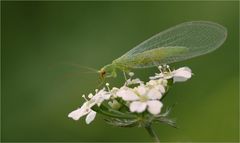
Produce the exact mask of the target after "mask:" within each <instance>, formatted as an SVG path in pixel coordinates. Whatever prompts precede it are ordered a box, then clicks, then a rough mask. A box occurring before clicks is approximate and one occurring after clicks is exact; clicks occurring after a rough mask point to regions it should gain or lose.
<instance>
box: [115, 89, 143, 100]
mask: <svg viewBox="0 0 240 143" xmlns="http://www.w3.org/2000/svg"><path fill="white" fill-rule="evenodd" d="M116 95H117V96H118V97H121V98H122V99H123V100H125V101H134V100H138V99H139V97H138V96H137V95H136V94H135V93H134V92H133V91H132V90H131V89H128V88H125V89H120V90H119V91H118V92H117V93H116Z"/></svg>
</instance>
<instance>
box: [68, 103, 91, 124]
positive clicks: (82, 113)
mask: <svg viewBox="0 0 240 143" xmlns="http://www.w3.org/2000/svg"><path fill="white" fill-rule="evenodd" d="M89 112H90V109H88V108H87V107H86V103H85V105H84V104H83V106H82V107H81V108H78V109H77V110H74V111H72V112H71V113H69V114H68V117H69V118H72V119H73V120H79V119H80V118H81V117H82V116H85V115H87V114H88V113H89Z"/></svg>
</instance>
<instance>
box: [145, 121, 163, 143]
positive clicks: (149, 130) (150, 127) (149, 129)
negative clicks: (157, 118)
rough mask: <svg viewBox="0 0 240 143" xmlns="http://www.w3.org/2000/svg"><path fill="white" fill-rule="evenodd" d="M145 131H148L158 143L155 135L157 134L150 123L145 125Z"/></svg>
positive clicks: (157, 142)
mask: <svg viewBox="0 0 240 143" xmlns="http://www.w3.org/2000/svg"><path fill="white" fill-rule="evenodd" d="M145 128H146V130H147V132H148V133H149V135H150V136H151V137H152V138H153V139H154V140H155V142H156V143H160V140H159V138H158V136H157V134H156V133H155V131H154V130H153V128H152V126H151V125H148V126H146V127H145Z"/></svg>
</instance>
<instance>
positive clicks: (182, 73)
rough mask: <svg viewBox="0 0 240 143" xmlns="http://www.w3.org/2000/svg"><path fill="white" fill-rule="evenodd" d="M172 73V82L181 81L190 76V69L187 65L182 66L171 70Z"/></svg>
mask: <svg viewBox="0 0 240 143" xmlns="http://www.w3.org/2000/svg"><path fill="white" fill-rule="evenodd" d="M173 74H174V75H173V80H174V82H183V81H186V80H188V79H189V78H191V76H192V71H191V69H190V68H188V67H183V68H179V69H177V70H175V71H173Z"/></svg>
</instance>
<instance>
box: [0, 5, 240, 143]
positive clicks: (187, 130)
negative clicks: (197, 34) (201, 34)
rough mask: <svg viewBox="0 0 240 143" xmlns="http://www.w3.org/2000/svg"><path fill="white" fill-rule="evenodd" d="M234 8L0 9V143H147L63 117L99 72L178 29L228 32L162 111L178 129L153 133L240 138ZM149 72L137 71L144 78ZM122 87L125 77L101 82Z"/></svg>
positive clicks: (140, 134)
mask: <svg viewBox="0 0 240 143" xmlns="http://www.w3.org/2000/svg"><path fill="white" fill-rule="evenodd" d="M238 10H239V2H237V1H236V2H233V1H232V2H207V1H205V2H164V1H163V2H1V20H2V23H1V24H2V25H1V29H2V31H1V34H2V36H1V38H2V43H1V44H2V45H1V47H2V48H1V56H2V59H1V69H2V70H1V78H2V79H1V81H2V90H1V113H2V114H1V117H2V118H1V130H2V133H1V140H2V141H24V142H25V141H151V138H150V137H149V136H148V134H147V132H146V131H145V130H144V129H142V128H129V129H126V128H116V127H112V126H110V125H107V124H106V123H105V122H104V121H103V119H104V117H103V116H101V115H97V118H96V120H95V121H94V122H93V123H92V124H90V125H86V124H85V121H84V119H81V120H80V121H77V122H76V121H73V120H71V119H69V118H67V115H68V113H69V112H70V111H72V110H74V109H76V108H77V107H78V106H79V105H80V104H81V103H82V102H83V101H84V100H83V99H82V98H81V95H82V94H83V93H86V94H87V93H89V92H92V91H94V89H95V88H96V87H97V84H98V76H97V75H96V74H91V73H86V70H84V69H82V68H79V66H78V65H81V66H89V67H93V68H100V67H101V66H103V65H105V64H108V63H110V62H111V61H112V60H113V59H115V58H117V57H118V56H121V55H122V54H124V53H125V52H127V51H128V50H130V49H131V48H132V47H134V46H135V45H137V44H139V43H140V42H142V41H143V40H146V39H147V38H149V37H150V36H152V35H154V34H156V33H158V32H160V31H162V30H165V29H167V28H169V27H171V26H174V25H177V24H179V23H182V22H186V21H193V20H208V21H213V22H217V23H219V24H221V25H223V26H225V27H226V28H227V29H228V38H227V40H226V42H225V43H224V44H223V45H222V47H221V48H219V49H218V50H217V51H215V52H213V53H211V54H208V55H204V56H201V57H198V58H194V59H191V60H188V61H183V62H180V63H176V64H173V65H172V66H173V67H181V66H185V65H186V66H189V67H190V68H192V70H193V72H194V76H193V78H192V79H191V80H189V81H188V82H185V83H181V84H176V85H175V86H174V87H173V89H172V90H171V92H170V94H169V96H168V97H167V98H166V99H165V106H168V105H172V104H175V103H176V106H175V108H174V110H173V112H172V115H171V116H172V117H173V118H176V119H177V124H178V126H179V129H174V128H171V127H169V126H166V125H161V124H155V125H154V128H155V129H156V131H157V133H158V135H159V136H160V139H161V141H184V142H185V141H191V142H196V141H199V142H202V141H209V142H214V141H217V142H220V141H225V142H230V141H231V142H233V141H236V142H237V141H238V138H239V75H238V74H239V61H238V59H239V35H238V34H239V14H238ZM155 71H156V69H155V68H152V69H142V70H137V71H136V74H137V76H138V77H140V78H142V79H145V80H146V79H147V78H148V76H149V75H153V74H154V72H155ZM109 82H110V83H111V85H115V86H118V85H121V84H122V83H123V77H122V76H119V77H118V78H117V79H114V80H111V81H109Z"/></svg>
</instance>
